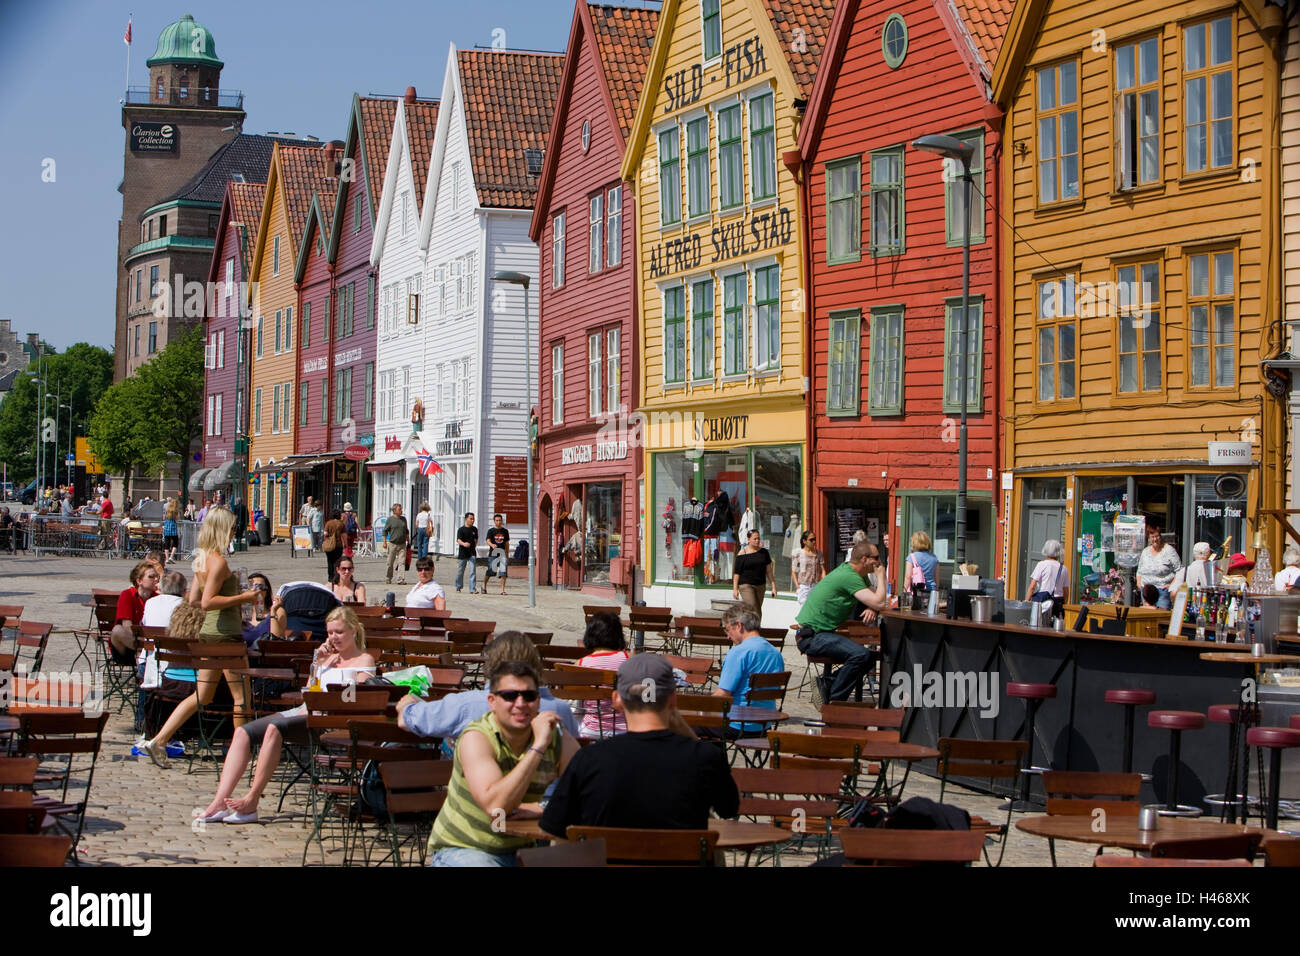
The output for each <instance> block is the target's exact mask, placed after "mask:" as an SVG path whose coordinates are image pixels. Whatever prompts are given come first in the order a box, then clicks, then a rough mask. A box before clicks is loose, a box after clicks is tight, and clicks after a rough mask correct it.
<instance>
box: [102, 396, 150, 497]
mask: <svg viewBox="0 0 1300 956" xmlns="http://www.w3.org/2000/svg"><path fill="white" fill-rule="evenodd" d="M143 407H144V406H143V403H142V402H141V400H140V381H139V379H137V378H134V377H132V378H125V379H123V380H122V381H120V382H118V383H116V384H114V385H111V386H110V387H109V388H108V390H107V391H105V392H104V394H103V395H102V396H100V399H99V402H98V403H96V405H95V410H94V413H93V414H92V415H91V418H90V425H89V428H88V434H89V437H90V448H91V450H92V451H93V452H94V453H95V457H96V458H98V459H99V463H100V464H101V465H102V466H103V467H104V470H105V471H107V472H109V473H110V474H121V475H124V476H126V478H127V480H128V481H129V480H130V476H131V472H132V471H133V470H134V469H135V467H136V466H137V465H139V464H140V463H141V462H142V461H143V459H144V449H143V443H142V438H143V435H144V423H143V421H142V409H143Z"/></svg>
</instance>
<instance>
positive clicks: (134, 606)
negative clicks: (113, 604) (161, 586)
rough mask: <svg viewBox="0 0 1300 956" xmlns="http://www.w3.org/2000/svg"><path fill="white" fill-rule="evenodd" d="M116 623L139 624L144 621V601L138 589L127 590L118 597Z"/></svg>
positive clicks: (114, 618)
mask: <svg viewBox="0 0 1300 956" xmlns="http://www.w3.org/2000/svg"><path fill="white" fill-rule="evenodd" d="M113 620H114V621H130V622H131V623H132V624H139V623H140V622H141V621H143V620H144V600H143V599H142V598H141V597H140V592H139V590H138V589H136V588H127V589H126V590H125V591H123V592H122V593H121V594H119V595H118V596H117V614H116V615H114V617H113Z"/></svg>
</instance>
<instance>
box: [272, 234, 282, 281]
mask: <svg viewBox="0 0 1300 956" xmlns="http://www.w3.org/2000/svg"><path fill="white" fill-rule="evenodd" d="M279 274H280V237H279V236H276V237H275V238H274V239H272V240H271V275H273V276H278V275H279Z"/></svg>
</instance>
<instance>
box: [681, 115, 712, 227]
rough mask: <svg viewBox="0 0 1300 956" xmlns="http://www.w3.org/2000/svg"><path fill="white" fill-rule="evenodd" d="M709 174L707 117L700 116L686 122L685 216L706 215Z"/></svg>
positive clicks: (690, 217) (691, 217)
mask: <svg viewBox="0 0 1300 956" xmlns="http://www.w3.org/2000/svg"><path fill="white" fill-rule="evenodd" d="M675 144H676V140H675V139H674V145H675ZM709 175H710V174H709V118H708V117H707V116H701V117H700V118H699V119H694V120H691V121H690V122H689V123H687V124H686V216H687V218H689V219H694V218H695V217H696V216H706V215H708V212H709V189H710V188H712V187H711V186H710V184H709Z"/></svg>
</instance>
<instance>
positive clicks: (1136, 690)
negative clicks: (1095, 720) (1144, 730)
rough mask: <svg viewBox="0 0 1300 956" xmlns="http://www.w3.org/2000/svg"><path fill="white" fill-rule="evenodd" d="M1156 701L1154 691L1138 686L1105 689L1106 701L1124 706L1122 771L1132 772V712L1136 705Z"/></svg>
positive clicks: (1148, 705) (1141, 705) (1150, 703)
mask: <svg viewBox="0 0 1300 956" xmlns="http://www.w3.org/2000/svg"><path fill="white" fill-rule="evenodd" d="M1155 702H1156V692H1155V691H1153V690H1144V689H1143V688H1140V687H1117V688H1114V689H1112V690H1108V691H1106V703H1108V704H1120V705H1122V706H1123V708H1124V772H1125V773H1132V772H1133V712H1134V710H1135V709H1137V708H1138V707H1150V706H1151V705H1152V704H1154V703H1155Z"/></svg>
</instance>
